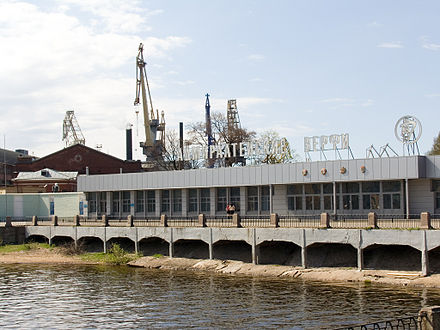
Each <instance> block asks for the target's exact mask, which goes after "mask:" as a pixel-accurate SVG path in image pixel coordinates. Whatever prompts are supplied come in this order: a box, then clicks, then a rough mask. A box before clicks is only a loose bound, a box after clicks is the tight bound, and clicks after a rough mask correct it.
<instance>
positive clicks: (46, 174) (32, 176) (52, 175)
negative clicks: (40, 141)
mask: <svg viewBox="0 0 440 330" xmlns="http://www.w3.org/2000/svg"><path fill="white" fill-rule="evenodd" d="M77 176H78V172H61V171H55V170H52V169H50V168H45V169H42V170H38V171H36V172H20V173H18V175H17V177H16V178H15V179H13V181H22V180H26V181H27V180H43V181H65V180H76V177H77Z"/></svg>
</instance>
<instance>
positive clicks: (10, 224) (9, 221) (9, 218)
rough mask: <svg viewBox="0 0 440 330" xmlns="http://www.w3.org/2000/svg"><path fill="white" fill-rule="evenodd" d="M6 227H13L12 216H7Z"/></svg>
mask: <svg viewBox="0 0 440 330" xmlns="http://www.w3.org/2000/svg"><path fill="white" fill-rule="evenodd" d="M5 227H12V222H11V217H6V222H5Z"/></svg>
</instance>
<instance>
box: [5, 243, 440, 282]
mask: <svg viewBox="0 0 440 330" xmlns="http://www.w3.org/2000/svg"><path fill="white" fill-rule="evenodd" d="M0 264H71V265H75V264H76V265H86V264H100V262H94V261H86V260H83V259H81V258H80V257H79V256H76V255H66V254H64V253H63V251H62V250H61V249H44V248H38V249H31V250H26V251H18V252H7V253H0ZM129 266H132V267H144V268H149V269H162V270H184V271H198V272H209V273H218V274H232V275H245V276H256V277H266V278H285V279H289V278H300V279H304V280H310V281H321V282H329V283H344V282H367V283H372V284H373V283H381V284H388V285H401V286H414V287H429V288H440V274H435V275H431V276H427V277H423V276H421V275H420V273H419V272H398V271H389V270H388V271H387V270H364V271H358V270H356V269H345V268H314V269H303V268H301V267H291V266H278V265H253V264H249V263H244V262H241V261H233V260H226V261H224V260H203V259H186V258H168V257H160V258H156V257H142V258H139V259H137V260H135V261H132V262H130V263H129Z"/></svg>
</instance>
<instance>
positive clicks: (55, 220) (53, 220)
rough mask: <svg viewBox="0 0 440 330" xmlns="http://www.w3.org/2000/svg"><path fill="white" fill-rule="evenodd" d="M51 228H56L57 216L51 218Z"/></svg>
mask: <svg viewBox="0 0 440 330" xmlns="http://www.w3.org/2000/svg"><path fill="white" fill-rule="evenodd" d="M52 226H58V216H56V215H53V216H52Z"/></svg>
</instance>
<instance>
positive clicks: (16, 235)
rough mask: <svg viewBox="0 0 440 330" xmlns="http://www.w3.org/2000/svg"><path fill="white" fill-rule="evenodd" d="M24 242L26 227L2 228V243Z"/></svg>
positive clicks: (0, 233)
mask: <svg viewBox="0 0 440 330" xmlns="http://www.w3.org/2000/svg"><path fill="white" fill-rule="evenodd" d="M24 241H25V229H24V227H0V243H4V244H22V243H24Z"/></svg>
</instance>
